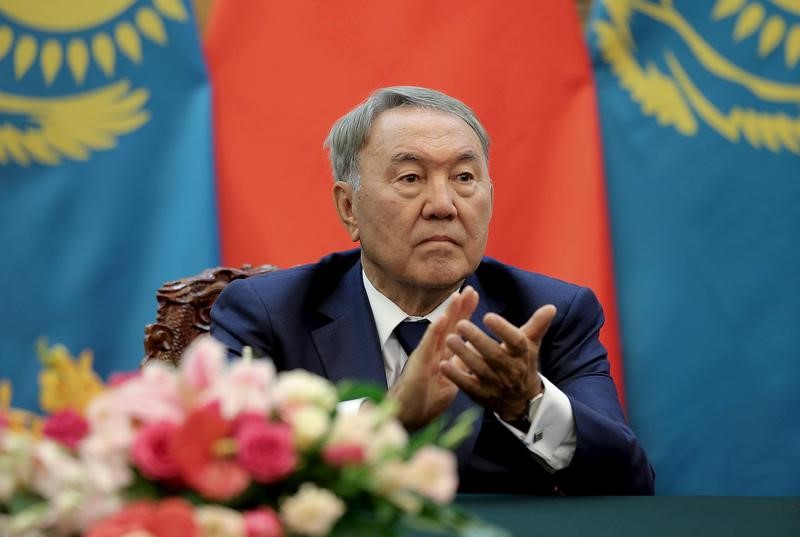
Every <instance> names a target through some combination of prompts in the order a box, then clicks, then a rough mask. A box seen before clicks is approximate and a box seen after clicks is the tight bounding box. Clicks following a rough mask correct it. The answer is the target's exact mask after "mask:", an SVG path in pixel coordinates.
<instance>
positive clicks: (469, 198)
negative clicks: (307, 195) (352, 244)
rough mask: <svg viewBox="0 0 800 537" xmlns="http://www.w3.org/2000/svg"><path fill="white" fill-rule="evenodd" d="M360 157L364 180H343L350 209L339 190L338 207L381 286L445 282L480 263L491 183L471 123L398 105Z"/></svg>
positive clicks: (385, 116) (384, 117) (380, 118)
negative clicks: (352, 186)
mask: <svg viewBox="0 0 800 537" xmlns="http://www.w3.org/2000/svg"><path fill="white" fill-rule="evenodd" d="M359 159H360V160H359V173H360V177H361V186H360V188H359V189H358V190H357V191H355V192H353V191H352V190H351V189H350V188H349V185H346V186H340V187H337V188H341V189H342V190H343V191H344V192H346V193H349V194H346V195H347V198H348V199H349V202H350V207H349V210H348V208H347V206H346V205H347V204H345V207H343V206H342V204H341V203H340V202H338V198H341V197H342V196H338V198H337V207H338V208H339V211H340V215H341V216H342V220H343V221H344V223H345V226H346V227H347V228H348V231H349V232H350V236H351V238H352V239H353V240H360V241H361V248H362V260H363V262H364V270H365V271H366V273H367V276H368V277H369V278H370V280H371V281H372V283H373V284H374V285H375V286H376V287H378V289H381V290H382V291H384V292H387V291H390V289H394V290H398V289H400V290H403V289H405V290H409V289H445V288H449V287H453V286H455V285H457V284H458V283H459V282H460V281H461V280H463V279H464V278H465V277H466V276H467V275H469V274H471V273H472V272H473V271H474V270H475V268H476V267H477V266H478V263H480V260H481V257H482V256H483V252H484V249H485V248H486V239H487V235H488V228H489V220H490V219H491V216H492V187H491V181H490V179H489V170H488V166H487V162H486V158H485V157H484V154H483V150H482V148H481V143H480V140H479V139H478V136H477V135H476V134H475V131H473V130H472V128H470V126H469V125H467V124H466V123H465V122H464V121H463V120H462V119H460V118H458V117H456V116H454V115H451V114H447V113H444V112H439V111H434V110H426V109H420V108H410V107H409V108H395V109H392V110H389V111H387V112H384V113H382V114H381V115H379V116H378V117H377V118H376V120H375V122H374V123H373V126H372V130H371V132H370V135H369V138H368V139H367V143H366V145H365V146H364V148H363V149H362V150H361V153H360V155H359ZM339 185H342V184H341V183H339Z"/></svg>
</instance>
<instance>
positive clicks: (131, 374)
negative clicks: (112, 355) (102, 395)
mask: <svg viewBox="0 0 800 537" xmlns="http://www.w3.org/2000/svg"><path fill="white" fill-rule="evenodd" d="M138 376H139V371H124V372H119V373H111V376H110V377H108V386H109V387H114V386H120V385H122V384H125V383H126V382H128V381H129V380H133V379H135V378H137V377H138Z"/></svg>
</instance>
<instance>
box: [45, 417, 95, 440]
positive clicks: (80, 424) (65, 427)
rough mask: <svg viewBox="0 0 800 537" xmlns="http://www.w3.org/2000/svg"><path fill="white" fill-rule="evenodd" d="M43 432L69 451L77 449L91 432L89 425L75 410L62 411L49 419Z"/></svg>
mask: <svg viewBox="0 0 800 537" xmlns="http://www.w3.org/2000/svg"><path fill="white" fill-rule="evenodd" d="M42 432H43V433H44V435H45V436H46V437H48V438H52V439H53V440H55V441H56V442H59V443H60V444H63V445H65V446H67V447H68V448H69V449H75V448H76V447H77V446H78V442H80V441H81V440H82V439H83V437H84V436H86V433H88V432H89V423H88V422H87V421H86V420H85V419H84V418H83V416H81V415H80V414H78V413H77V412H75V411H74V410H61V411H59V412H56V413H55V414H53V415H52V416H50V417H49V418H47V420H46V421H45V422H44V428H43V429H42Z"/></svg>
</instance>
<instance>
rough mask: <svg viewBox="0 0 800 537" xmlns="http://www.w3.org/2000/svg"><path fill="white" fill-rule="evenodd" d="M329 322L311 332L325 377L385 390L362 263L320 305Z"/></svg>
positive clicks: (384, 375) (354, 267)
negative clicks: (361, 382) (347, 380)
mask: <svg viewBox="0 0 800 537" xmlns="http://www.w3.org/2000/svg"><path fill="white" fill-rule="evenodd" d="M319 312H320V313H321V314H322V315H324V316H326V317H327V318H328V319H330V322H328V323H327V324H324V325H322V326H321V327H319V328H317V329H315V330H313V331H312V332H311V337H312V339H313V340H314V346H315V347H316V349H317V353H318V354H319V357H320V360H321V361H322V366H323V368H324V369H325V374H326V376H327V377H328V378H329V379H331V380H332V381H334V382H337V381H339V380H342V379H360V380H367V381H370V382H374V383H376V384H379V385H381V386H383V387H384V388H385V387H386V372H385V370H384V367H383V356H382V354H381V349H380V345H379V343H378V336H377V329H376V328H375V320H374V319H373V317H372V308H370V305H369V299H368V298H367V292H366V291H365V290H364V283H363V282H362V280H361V262H360V261H359V262H357V263H355V264H354V265H353V266H352V267H351V268H350V269H349V270H348V271H347V272H346V273H345V275H344V277H343V278H342V280H341V283H340V285H337V286H336V288H335V290H334V292H333V293H332V294H331V295H330V296H329V297H328V298H327V299H326V300H325V301H324V302H323V303H322V304H321V305H320V307H319Z"/></svg>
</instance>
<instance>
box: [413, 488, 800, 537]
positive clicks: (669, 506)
mask: <svg viewBox="0 0 800 537" xmlns="http://www.w3.org/2000/svg"><path fill="white" fill-rule="evenodd" d="M457 503H458V505H460V506H461V508H462V509H464V510H466V511H467V512H469V513H472V514H474V515H477V516H479V517H480V518H482V519H483V520H485V521H487V522H491V523H493V524H496V525H498V526H500V527H503V528H505V529H506V530H508V531H509V532H510V533H511V535H513V536H515V537H528V536H541V537H571V536H576V537H605V536H608V537H626V536H630V537H661V536H680V537H693V536H703V537H705V536H717V535H720V536H724V537H738V536H742V537H745V536H746V537H783V536H786V537H800V498H787V497H733V496H650V497H621V496H612V497H582V498H538V497H531V496H492V495H461V496H459V497H458V499H457ZM414 535H415V536H417V535H418V536H424V535H428V534H426V533H414Z"/></svg>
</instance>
